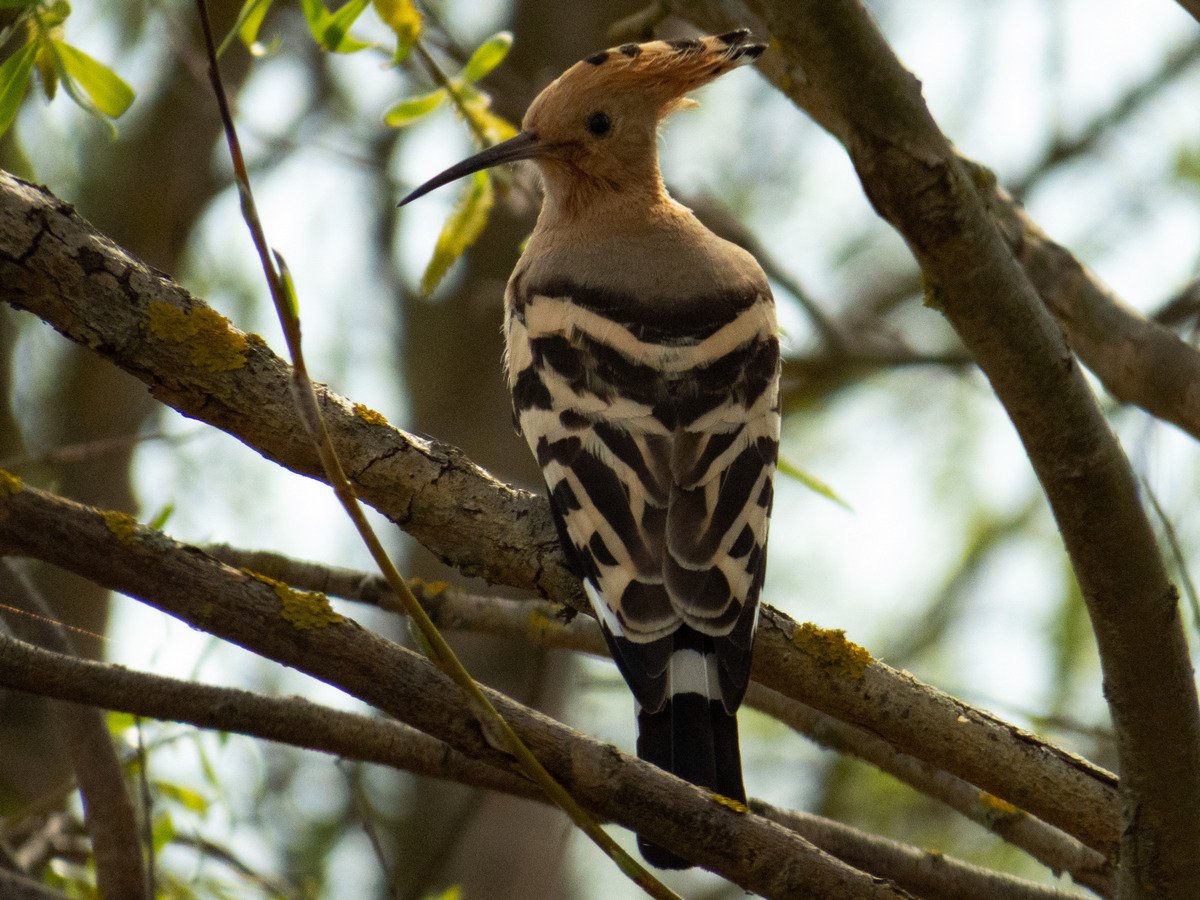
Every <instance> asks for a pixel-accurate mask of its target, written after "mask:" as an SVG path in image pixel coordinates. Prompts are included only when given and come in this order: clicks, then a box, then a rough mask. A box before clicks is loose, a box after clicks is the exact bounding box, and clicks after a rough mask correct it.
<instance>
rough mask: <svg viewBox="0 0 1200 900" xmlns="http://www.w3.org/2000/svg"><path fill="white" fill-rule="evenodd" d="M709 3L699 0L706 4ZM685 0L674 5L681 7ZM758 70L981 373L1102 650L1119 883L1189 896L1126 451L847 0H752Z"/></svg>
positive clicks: (1186, 666) (1173, 618) (1128, 889)
mask: <svg viewBox="0 0 1200 900" xmlns="http://www.w3.org/2000/svg"><path fill="white" fill-rule="evenodd" d="M710 5H711V4H696V7H700V6H704V7H706V8H707V7H708V6H710ZM681 6H687V7H688V9H689V10H692V9H693V7H692V5H690V4H681ZM762 8H763V9H764V11H765V14H766V18H767V22H768V25H769V27H770V29H771V32H772V35H773V38H774V40H775V42H777V43H778V46H779V48H780V50H781V51H782V52H780V53H779V54H778V55H777V56H776V59H775V60H773V61H764V63H763V66H764V68H765V69H767V74H768V75H770V76H772V77H773V79H774V80H777V83H779V84H780V85H781V86H782V88H783V89H784V90H785V92H786V93H787V94H788V96H789V97H791V98H792V99H793V100H794V101H796V102H797V103H798V105H800V106H801V107H803V108H804V109H805V110H806V111H807V112H809V113H810V114H811V115H812V116H813V118H814V119H815V120H816V121H817V122H818V123H819V124H821V125H822V126H823V127H824V128H826V130H828V131H829V132H830V133H831V134H833V135H834V136H835V137H836V138H837V139H838V140H839V141H840V142H841V143H842V144H843V145H844V146H845V147H846V149H847V151H848V153H849V155H850V158H851V160H852V162H853V163H854V166H855V168H856V170H857V172H858V175H859V178H860V180H861V181H862V184H863V188H864V190H865V192H866V194H867V196H868V198H869V199H870V200H871V202H872V204H873V205H874V206H875V208H876V210H877V211H878V212H879V214H880V215H881V216H882V217H883V218H885V219H886V220H887V221H888V222H890V223H891V224H892V225H893V226H894V227H895V228H896V229H897V230H898V231H899V232H900V233H901V234H902V235H903V236H904V238H905V239H906V240H907V242H908V243H909V246H910V247H911V248H912V250H913V253H914V255H915V256H916V257H917V259H918V261H919V262H920V264H921V267H922V270H923V271H924V273H925V276H926V278H927V280H928V281H929V282H930V284H931V286H932V287H931V295H932V297H933V298H934V299H935V300H936V301H937V302H939V303H940V304H941V305H942V307H943V310H944V312H945V314H946V316H947V318H948V319H949V320H950V322H951V324H952V325H953V326H954V328H955V330H956V331H957V332H958V334H959V336H960V337H961V338H962V340H963V342H964V344H965V345H966V346H967V347H968V349H969V350H970V351H971V353H972V355H973V356H974V357H975V359H976V361H977V362H978V364H979V366H980V368H981V369H982V370H983V371H984V373H985V374H986V375H987V377H988V379H989V381H990V382H991V384H992V387H993V389H994V390H995V391H996V394H997V396H998V397H999V398H1000V400H1001V402H1002V403H1003V404H1004V406H1005V409H1006V410H1007V412H1008V414H1009V416H1010V418H1011V419H1012V421H1013V423H1014V425H1015V426H1016V428H1017V431H1018V433H1019V434H1020V436H1021V439H1022V441H1023V442H1024V445H1025V448H1026V452H1027V453H1028V455H1029V458H1030V461H1031V463H1032V464H1033V467H1034V470H1035V471H1036V472H1037V474H1038V477H1039V479H1040V481H1041V482H1042V485H1043V488H1044V490H1045V491H1046V494H1047V497H1048V498H1049V500H1050V504H1051V507H1052V509H1053V510H1054V513H1055V517H1056V519H1057V521H1058V525H1059V530H1060V532H1061V533H1062V535H1063V539H1064V542H1065V544H1066V547H1067V551H1068V553H1069V554H1070V556H1071V560H1072V563H1073V566H1074V569H1075V573H1076V576H1077V578H1078V580H1079V583H1080V586H1081V588H1082V591H1083V594H1084V597H1085V599H1086V600H1087V603H1088V610H1089V613H1090V614H1091V617H1092V622H1093V628H1094V631H1095V633H1096V637H1097V642H1098V644H1099V649H1100V656H1101V661H1102V666H1103V670H1104V679H1105V693H1106V695H1107V697H1108V699H1109V704H1110V709H1111V711H1112V715H1113V720H1114V725H1115V731H1116V733H1117V739H1118V751H1119V757H1120V760H1121V767H1122V780H1121V789H1122V799H1123V806H1124V809H1123V815H1124V826H1125V827H1124V828H1123V832H1122V842H1121V865H1120V868H1119V876H1118V877H1119V883H1120V886H1121V890H1122V891H1123V892H1125V893H1127V894H1130V895H1133V894H1135V893H1137V894H1140V893H1143V892H1154V891H1157V892H1159V893H1161V894H1162V895H1163V896H1172V897H1191V896H1197V895H1200V867H1197V866H1196V865H1195V860H1196V859H1198V858H1200V818H1198V817H1196V815H1195V810H1196V809H1197V808H1200V707H1198V705H1197V701H1196V691H1195V686H1194V682H1193V674H1192V668H1191V663H1190V660H1189V658H1188V652H1187V645H1186V643H1185V641H1184V636H1183V630H1182V627H1181V625H1180V620H1179V608H1178V602H1177V597H1176V593H1175V591H1174V589H1173V587H1172V586H1171V585H1170V583H1169V582H1168V580H1167V577H1166V573H1165V571H1164V569H1163V566H1162V562H1161V559H1160V557H1159V553H1158V548H1157V546H1156V544H1155V542H1154V537H1153V533H1152V531H1151V529H1150V526H1149V523H1148V521H1147V519H1146V516H1145V512H1144V510H1143V509H1142V507H1141V504H1140V502H1139V498H1138V493H1137V486H1136V483H1135V482H1134V479H1133V476H1132V473H1131V471H1130V469H1129V465H1128V462H1127V461H1126V459H1125V457H1124V455H1123V454H1122V453H1121V450H1120V447H1119V446H1118V445H1117V443H1116V440H1115V439H1114V438H1113V436H1112V433H1111V432H1110V431H1109V429H1108V427H1107V425H1106V423H1105V422H1104V419H1103V417H1102V416H1101V415H1100V412H1099V410H1098V409H1097V407H1096V404H1095V401H1094V398H1093V397H1092V396H1091V393H1090V391H1089V390H1088V387H1087V384H1086V382H1085V380H1084V379H1083V377H1082V375H1081V373H1080V372H1079V370H1078V369H1077V367H1076V366H1075V365H1074V359H1073V357H1072V356H1071V353H1070V350H1069V349H1068V347H1067V345H1066V343H1065V342H1064V341H1063V339H1062V335H1061V333H1060V332H1059V329H1058V327H1057V326H1056V325H1055V323H1054V322H1053V320H1052V319H1051V318H1050V316H1049V315H1048V313H1047V312H1046V310H1045V308H1044V307H1043V306H1042V305H1041V304H1040V303H1039V302H1038V299H1037V295H1036V293H1035V292H1034V290H1033V287H1032V286H1031V285H1030V283H1029V281H1028V280H1027V278H1026V276H1025V274H1024V272H1022V270H1021V269H1020V267H1019V265H1018V264H1017V262H1016V260H1015V259H1014V258H1013V256H1012V254H1011V252H1010V251H1009V249H1008V248H1007V246H1006V245H1005V244H1004V241H1003V237H1002V235H1001V234H1000V233H999V230H998V229H997V227H996V225H995V223H994V222H993V221H992V220H991V217H990V216H989V215H988V211H987V208H986V205H985V202H984V199H983V198H982V197H981V196H980V191H979V188H978V187H977V185H976V184H975V182H974V181H973V179H972V177H971V175H970V173H969V172H968V171H967V169H966V168H965V167H964V166H962V165H961V164H960V162H959V161H958V159H957V158H956V157H955V155H954V153H953V151H952V150H951V148H950V146H949V143H948V142H947V141H946V139H945V137H944V136H943V135H942V134H941V132H940V131H939V130H938V127H937V125H936V123H934V121H933V120H932V118H931V117H930V115H929V112H928V110H927V109H926V107H925V104H924V101H923V100H922V98H921V94H920V85H919V83H918V82H917V80H916V79H915V78H914V77H913V76H912V75H911V74H910V73H909V72H907V71H906V70H905V69H904V68H903V67H902V66H901V65H900V63H899V61H898V60H897V59H896V58H895V56H894V55H893V54H892V51H891V49H890V48H889V47H888V45H887V43H886V41H885V40H884V38H883V36H882V35H881V34H880V33H879V31H878V29H877V28H876V27H875V24H874V23H873V22H872V21H871V19H870V18H869V16H868V15H867V13H866V12H865V10H864V9H863V8H862V6H861V5H860V4H859V3H858V2H856V0H821V2H818V0H788V2H785V0H763V3H762Z"/></svg>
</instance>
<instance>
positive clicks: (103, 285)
mask: <svg viewBox="0 0 1200 900" xmlns="http://www.w3.org/2000/svg"><path fill="white" fill-rule="evenodd" d="M729 27H732V26H729ZM713 30H719V29H713ZM726 30H727V29H726ZM769 56H770V54H767V56H764V59H766V58H767V57H769ZM760 62H761V60H760ZM81 257H86V259H87V260H89V266H90V267H94V266H95V265H96V263H95V260H103V271H104V272H105V273H106V276H107V275H109V274H111V275H112V276H113V277H103V278H99V277H97V278H93V277H91V276H90V275H89V274H88V273H89V271H91V268H85V266H84V265H83V261H82V259H81ZM0 300H4V301H6V302H8V303H10V304H12V305H13V306H16V307H18V308H22V309H29V310H31V311H33V312H35V313H36V314H37V315H38V316H40V317H41V318H43V319H44V320H46V321H47V322H49V323H50V324H52V325H53V326H54V327H56V328H57V329H59V330H60V331H61V332H63V334H65V335H66V336H67V337H69V338H71V339H72V340H74V341H77V342H79V343H81V344H84V345H86V346H94V347H98V349H99V352H101V353H103V354H104V355H105V356H107V357H108V358H109V359H111V360H113V362H115V363H116V364H117V365H119V366H121V367H122V368H123V369H125V370H126V371H128V372H130V373H132V374H134V375H135V376H137V377H139V378H141V379H143V380H144V381H145V382H146V383H148V384H149V385H150V386H151V388H152V390H153V392H154V394H155V396H156V397H157V398H158V399H160V400H162V401H163V402H165V403H168V404H170V405H171V406H172V407H174V408H175V409H177V410H179V411H180V412H182V413H184V414H185V415H187V416H189V417H191V418H195V419H197V420H200V421H203V422H207V423H209V424H211V425H214V426H216V427H218V428H222V429H223V430H225V431H226V432H228V433H229V434H231V435H233V436H235V437H236V438H238V440H240V441H242V442H243V443H245V444H246V445H247V446H249V447H251V448H253V449H255V450H257V451H258V452H260V453H262V454H263V455H264V456H266V457H267V458H269V459H272V460H274V461H276V462H278V463H280V464H281V465H283V466H285V467H286V468H288V469H291V470H292V471H294V472H298V473H300V474H303V475H307V476H309V477H312V478H317V479H321V478H324V473H323V471H322V469H321V464H320V460H319V459H318V458H317V456H316V454H315V453H314V451H313V448H312V444H311V442H310V441H309V440H308V438H307V436H306V435H305V433H304V426H303V424H302V422H301V421H300V419H299V417H298V415H297V413H296V411H295V408H294V406H293V404H292V400H291V394H290V388H289V385H290V383H291V373H290V371H289V369H288V367H287V365H286V364H285V363H284V362H283V361H282V360H280V359H279V358H278V357H276V356H275V355H274V354H273V353H271V351H270V350H269V349H268V348H267V347H266V346H265V344H264V343H263V342H262V341H261V339H258V338H256V337H255V336H253V335H249V336H248V335H245V334H243V333H242V332H239V331H237V330H236V329H234V328H233V327H232V326H231V325H229V323H228V322H226V321H225V320H224V319H222V318H221V317H220V316H218V315H217V314H216V313H214V312H213V311H212V310H211V309H210V308H209V307H207V306H205V305H204V304H203V303H201V302H199V301H198V300H196V299H194V298H192V297H191V296H189V295H188V294H187V293H186V292H185V291H183V290H182V289H181V288H180V287H179V286H178V285H176V284H175V283H173V282H171V281H170V280H169V279H167V278H165V277H163V276H162V275H160V274H158V273H155V272H154V271H152V270H150V269H148V268H146V267H145V266H143V265H142V264H140V263H138V262H137V261H136V260H133V259H131V258H130V257H129V256H128V255H127V254H125V253H123V252H122V251H120V250H119V249H118V248H115V247H114V246H113V245H112V244H111V243H110V242H108V241H107V240H106V239H104V238H103V237H101V236H99V235H98V234H96V233H95V232H94V231H93V230H92V229H91V228H90V227H89V226H87V225H86V223H84V222H83V221H82V220H80V219H79V218H78V217H77V216H75V215H74V214H73V212H72V211H71V210H69V209H68V208H66V207H65V206H64V205H63V204H62V202H61V201H59V200H57V199H56V198H54V197H53V196H52V195H50V194H49V193H47V192H46V191H45V190H43V189H39V188H36V187H33V186H31V185H28V184H25V183H23V182H20V181H19V180H17V179H13V178H11V177H10V176H6V175H5V174H3V173H0ZM168 308H170V309H171V311H172V313H173V314H174V313H178V314H179V315H180V316H182V317H183V318H184V320H185V321H187V322H196V321H204V322H206V323H210V327H211V333H209V334H205V335H204V337H203V339H202V338H201V337H200V336H187V335H182V336H181V335H178V334H176V333H175V332H173V331H170V330H161V329H160V330H158V331H156V330H155V327H154V324H155V322H156V317H157V316H158V315H160V314H161V313H162V312H163V311H164V310H166V309H168ZM132 335H138V336H140V339H138V340H132V339H131V337H130V336H132ZM222 348H225V349H228V351H230V352H229V353H228V354H227V355H219V354H218V352H217V351H218V350H221V349H222ZM218 362H219V363H220V365H217V363H218ZM317 390H318V394H319V396H320V397H321V403H322V408H323V410H324V413H325V421H326V423H327V425H328V427H329V428H330V430H331V432H332V436H333V439H334V443H335V446H336V447H337V450H338V453H339V454H340V455H341V457H342V458H343V459H345V460H346V465H347V468H348V470H349V471H350V472H351V473H352V474H353V479H354V484H355V487H356V488H357V489H358V492H359V495H360V496H362V497H363V498H364V500H365V501H366V502H368V503H370V504H371V505H372V506H374V507H375V508H376V509H378V510H379V511H380V512H381V513H383V514H384V515H386V516H387V517H388V518H390V519H392V520H393V521H395V522H396V523H397V524H399V525H400V526H401V527H402V528H404V530H405V531H407V532H408V533H409V534H411V535H412V536H413V537H415V538H416V539H417V540H418V541H420V542H421V543H422V544H424V545H425V546H426V547H427V548H429V549H430V550H432V551H433V552H434V553H435V554H436V555H437V556H438V557H440V558H441V559H442V560H443V561H444V562H446V563H447V564H449V565H452V566H454V567H456V568H457V569H458V570H459V571H460V572H462V573H463V574H464V575H467V576H481V577H483V578H486V579H487V580H488V581H491V582H493V583H498V584H507V585H512V586H514V587H519V588H523V589H525V590H529V591H532V592H535V593H537V594H539V595H540V596H542V597H545V598H548V599H551V600H554V601H556V602H558V603H562V604H565V605H567V606H570V607H571V608H572V609H575V610H578V611H581V612H589V611H590V607H589V606H588V604H587V601H586V599H585V598H584V597H583V595H582V591H581V590H580V586H579V581H578V579H576V578H575V577H574V576H573V575H572V574H571V572H570V570H569V569H568V568H567V565H566V561H565V560H564V558H563V556H562V550H561V547H560V546H559V542H558V535H557V533H556V532H555V528H554V523H553V521H552V519H551V516H550V510H549V506H548V504H547V503H546V501H545V499H544V498H543V497H537V496H534V495H532V494H529V493H527V492H525V491H521V490H517V489H514V488H512V487H510V486H508V485H505V484H503V483H502V482H500V481H497V480H496V479H495V478H493V477H492V476H491V475H489V474H488V473H487V472H485V471H483V470H482V469H480V468H479V467H478V466H476V465H474V464H473V463H472V462H471V461H470V460H468V459H467V458H465V457H464V456H463V454H462V453H461V452H460V451H458V450H456V449H455V448H453V447H450V446H447V445H445V444H440V443H438V442H436V441H430V440H426V439H423V438H419V437H415V436H413V435H409V434H406V433H405V432H403V431H400V430H399V429H397V428H395V427H394V426H392V425H390V424H388V423H387V421H386V420H385V419H384V418H383V417H382V416H381V415H379V414H378V413H376V412H374V411H373V410H370V409H368V408H366V407H364V406H361V405H354V404H351V403H350V402H349V401H347V400H344V399H343V398H341V397H338V396H337V395H336V394H333V393H331V392H329V391H327V390H326V389H324V388H322V387H319V386H318V388H317ZM764 616H765V619H766V621H767V622H768V623H769V624H768V625H767V627H763V628H760V630H759V633H758V637H757V643H756V650H755V660H756V663H755V666H756V669H755V676H754V677H755V678H756V679H757V680H759V681H760V682H761V683H763V684H765V685H767V686H768V687H772V688H774V689H776V690H778V691H779V692H780V693H782V694H784V695H785V696H789V697H792V698H793V699H796V700H800V701H801V702H804V703H807V704H808V705H809V706H812V707H814V708H816V709H820V710H822V711H823V712H826V713H829V714H830V715H832V716H835V717H836V718H839V719H842V720H843V721H848V722H852V723H855V724H858V725H861V726H863V727H865V728H867V729H869V730H872V731H874V732H876V733H877V734H879V735H880V736H881V737H884V738H886V739H887V740H888V741H889V742H891V743H892V744H894V745H895V746H896V747H898V748H900V749H903V750H905V751H907V752H909V753H912V754H913V755H915V756H918V757H920V758H921V759H925V760H927V761H929V762H931V763H933V764H935V765H937V766H938V767H939V768H942V769H945V770H946V771H948V772H952V773H953V774H955V775H958V776H959V777H960V778H963V779H964V780H966V781H969V782H971V783H973V784H977V785H979V786H980V787H981V788H983V789H985V790H987V791H988V792H989V793H992V794H994V795H996V796H998V797H1001V798H1003V799H1004V800H1007V801H1008V802H1010V803H1012V804H1013V805H1015V806H1018V807H1020V808H1022V809H1026V810H1028V811H1030V812H1031V813H1033V814H1034V815H1036V816H1038V817H1039V818H1042V819H1044V820H1046V821H1047V822H1050V823H1051V824H1054V825H1055V826H1057V827H1059V828H1061V829H1063V830H1064V831H1066V832H1067V833H1068V834H1071V835H1073V836H1074V837H1076V838H1078V839H1079V840H1081V841H1083V842H1084V843H1085V844H1087V845H1088V846H1090V847H1092V848H1093V849H1096V850H1098V851H1099V852H1101V853H1102V854H1104V855H1106V856H1107V855H1110V854H1112V853H1114V852H1115V850H1116V847H1117V843H1118V841H1119V835H1120V831H1119V828H1118V824H1117V823H1118V801H1117V796H1116V779H1115V777H1113V776H1112V775H1110V774H1109V773H1106V772H1103V771H1102V770H1099V769H1097V768H1096V767H1094V766H1091V765H1089V764H1087V763H1086V762H1085V761H1083V760H1080V759H1079V758H1078V757H1076V756H1073V755H1072V754H1069V753H1065V752H1063V751H1061V750H1059V749H1058V748H1055V747H1053V746H1051V745H1049V744H1046V743H1045V742H1043V741H1041V740H1040V739H1038V738H1037V737H1036V736H1034V735H1031V734H1028V733H1025V732H1023V731H1021V730H1020V729H1018V728H1015V727H1014V726H1012V725H1010V724H1008V723H1005V722H1002V721H1000V720H999V719H997V718H995V717H994V716H991V715H989V714H987V713H985V712H983V711H981V710H978V709H975V708H973V707H972V706H970V705H969V704H967V703H964V702H963V701H960V700H957V699H955V698H952V697H948V696H946V695H945V694H943V693H942V692H940V691H937V690H934V689H933V688H931V687H929V686H928V685H924V684H921V683H920V682H918V681H917V680H916V679H914V678H912V677H911V676H910V675H908V674H907V673H901V672H897V671H895V670H894V669H890V668H889V667H887V666H884V665H882V664H880V663H878V662H871V663H870V664H869V665H868V666H867V667H866V669H865V670H864V671H863V672H862V675H861V677H856V676H853V675H851V674H848V673H847V671H845V670H843V669H839V668H837V667H836V666H831V665H829V661H828V660H822V659H821V658H820V657H818V656H814V655H813V654H812V653H810V652H809V651H808V650H806V649H804V648H802V647H801V646H798V645H797V644H796V643H795V642H794V641H793V638H794V636H795V634H796V623H795V622H794V621H792V620H791V619H790V618H788V617H786V616H783V615H782V614H780V613H778V611H774V610H770V609H769V608H768V609H766V610H765V612H764Z"/></svg>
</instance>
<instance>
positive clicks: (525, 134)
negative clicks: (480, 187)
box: [400, 131, 541, 206]
mask: <svg viewBox="0 0 1200 900" xmlns="http://www.w3.org/2000/svg"><path fill="white" fill-rule="evenodd" d="M540 150H541V145H540V144H538V136H537V132H536V131H522V132H521V133H520V134H518V135H516V136H515V137H511V138H509V139H508V140H507V141H501V142H500V143H499V144H496V145H495V146H493V147H488V148H487V149H486V150H484V151H482V152H480V153H476V154H475V155H474V156H471V157H468V158H467V159H464V160H463V161H462V162H460V163H457V164H456V165H453V166H451V167H450V168H448V169H447V170H446V171H445V172H442V174H440V175H434V176H433V177H432V178H430V179H429V180H428V181H427V182H425V183H424V184H423V185H421V186H420V187H419V188H417V189H416V190H415V191H413V192H412V193H410V194H409V195H408V196H407V197H405V198H404V199H403V200H401V201H400V205H401V206H403V205H404V204H405V203H409V202H411V201H413V200H416V199H417V198H418V197H424V196H425V195H426V194H428V193H429V192H430V191H432V190H436V189H437V188H440V187H441V186H442V185H444V184H449V183H450V182H452V181H457V180H458V179H460V178H462V177H463V176H464V175H470V174H471V173H472V172H478V171H479V170H480V169H489V168H491V167H492V166H497V165H499V164H500V163H507V162H516V161H517V160H519V159H529V158H531V157H534V156H537V155H538V153H539V152H540Z"/></svg>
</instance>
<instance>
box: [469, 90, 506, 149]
mask: <svg viewBox="0 0 1200 900" xmlns="http://www.w3.org/2000/svg"><path fill="white" fill-rule="evenodd" d="M488 102H489V103H490V102H491V101H488ZM467 114H468V115H469V116H470V117H471V118H472V119H473V120H474V121H475V124H476V125H477V126H479V128H480V129H481V130H482V131H483V134H484V137H486V138H487V141H488V143H489V144H499V143H500V142H501V141H507V140H508V139H509V138H510V137H515V136H516V134H517V129H516V128H515V127H514V126H513V124H512V123H511V122H509V121H508V119H505V118H504V117H503V116H498V115H496V114H495V113H494V112H492V111H491V110H490V109H488V107H487V106H467Z"/></svg>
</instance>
